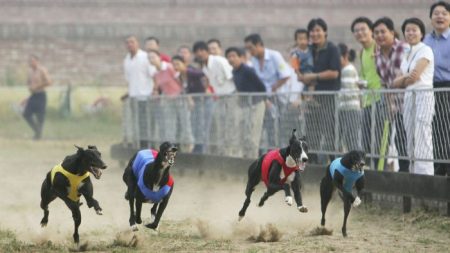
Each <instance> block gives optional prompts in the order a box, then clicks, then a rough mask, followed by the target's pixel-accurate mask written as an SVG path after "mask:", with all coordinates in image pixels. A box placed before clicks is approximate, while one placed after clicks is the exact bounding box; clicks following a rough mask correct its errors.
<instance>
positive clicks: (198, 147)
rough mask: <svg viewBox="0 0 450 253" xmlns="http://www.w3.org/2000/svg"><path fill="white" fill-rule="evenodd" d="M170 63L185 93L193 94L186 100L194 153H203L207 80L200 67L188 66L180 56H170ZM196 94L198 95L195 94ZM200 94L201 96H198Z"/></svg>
mask: <svg viewBox="0 0 450 253" xmlns="http://www.w3.org/2000/svg"><path fill="white" fill-rule="evenodd" d="M172 64H173V67H174V69H175V71H177V72H178V73H179V76H178V81H179V82H180V83H181V84H182V85H183V88H184V92H185V93H186V94H194V96H192V97H191V96H189V97H188V98H187V102H188V104H189V110H190V112H191V113H190V114H191V115H190V116H191V117H190V123H191V128H192V130H193V134H194V140H195V146H194V150H193V152H194V153H203V143H204V135H205V122H204V121H205V116H204V114H205V101H204V96H203V95H201V94H204V93H205V92H206V87H207V81H206V80H205V75H204V74H203V71H201V70H200V69H196V68H194V67H191V66H188V65H187V64H186V63H185V60H184V59H183V58H182V57H181V56H178V55H176V56H174V57H172ZM195 94H197V95H198V96H195ZM200 95H201V96H200Z"/></svg>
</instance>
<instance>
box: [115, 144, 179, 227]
mask: <svg viewBox="0 0 450 253" xmlns="http://www.w3.org/2000/svg"><path fill="white" fill-rule="evenodd" d="M159 150H160V151H159V153H158V152H157V151H155V150H151V149H146V150H140V151H138V152H137V153H136V154H135V155H134V156H133V157H132V158H131V159H130V162H129V163H128V165H127V167H126V168H125V171H124V173H123V181H124V182H125V184H126V185H127V192H126V193H125V199H127V200H128V201H129V204H130V219H129V222H130V226H131V227H132V229H133V230H134V231H136V230H137V229H138V228H137V225H136V223H137V224H141V223H142V219H141V210H142V203H144V202H148V203H153V207H152V209H151V215H152V218H153V222H151V223H149V224H147V225H146V227H148V228H151V229H154V230H156V229H157V228H158V224H159V221H160V219H161V216H162V214H163V212H164V209H166V206H167V204H168V203H169V199H170V196H171V195H172V191H173V184H174V181H173V178H172V176H171V175H170V167H171V166H172V165H173V164H174V163H175V156H176V152H177V150H178V148H177V147H176V146H175V145H174V144H172V143H170V142H164V143H163V144H161V146H160V148H159ZM134 205H136V214H135V212H134Z"/></svg>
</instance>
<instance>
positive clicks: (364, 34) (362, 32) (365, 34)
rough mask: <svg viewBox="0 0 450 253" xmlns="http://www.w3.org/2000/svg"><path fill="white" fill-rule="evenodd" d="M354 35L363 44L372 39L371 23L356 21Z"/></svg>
mask: <svg viewBox="0 0 450 253" xmlns="http://www.w3.org/2000/svg"><path fill="white" fill-rule="evenodd" d="M353 35H354V36H355V39H356V40H357V41H358V42H359V43H361V44H363V43H366V42H368V41H371V40H372V30H370V28H369V25H367V23H364V22H361V23H356V24H355V25H354V26H353Z"/></svg>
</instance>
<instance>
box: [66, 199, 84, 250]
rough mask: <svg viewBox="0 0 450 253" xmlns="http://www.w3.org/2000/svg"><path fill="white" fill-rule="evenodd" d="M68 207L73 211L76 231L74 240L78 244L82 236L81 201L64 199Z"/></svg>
mask: <svg viewBox="0 0 450 253" xmlns="http://www.w3.org/2000/svg"><path fill="white" fill-rule="evenodd" d="M64 202H65V203H66V205H67V207H68V208H69V209H70V211H72V218H73V222H74V232H73V240H74V242H75V243H76V244H78V243H80V236H79V235H78V227H79V226H80V224H81V212H80V204H79V202H74V201H71V200H64Z"/></svg>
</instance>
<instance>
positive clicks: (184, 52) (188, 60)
mask: <svg viewBox="0 0 450 253" xmlns="http://www.w3.org/2000/svg"><path fill="white" fill-rule="evenodd" d="M177 55H179V56H181V58H183V64H184V65H186V66H187V67H190V68H197V67H198V66H197V65H198V64H195V63H194V62H192V60H193V59H192V53H191V49H190V48H189V47H188V46H186V45H182V46H180V47H179V48H178V50H177Z"/></svg>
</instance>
